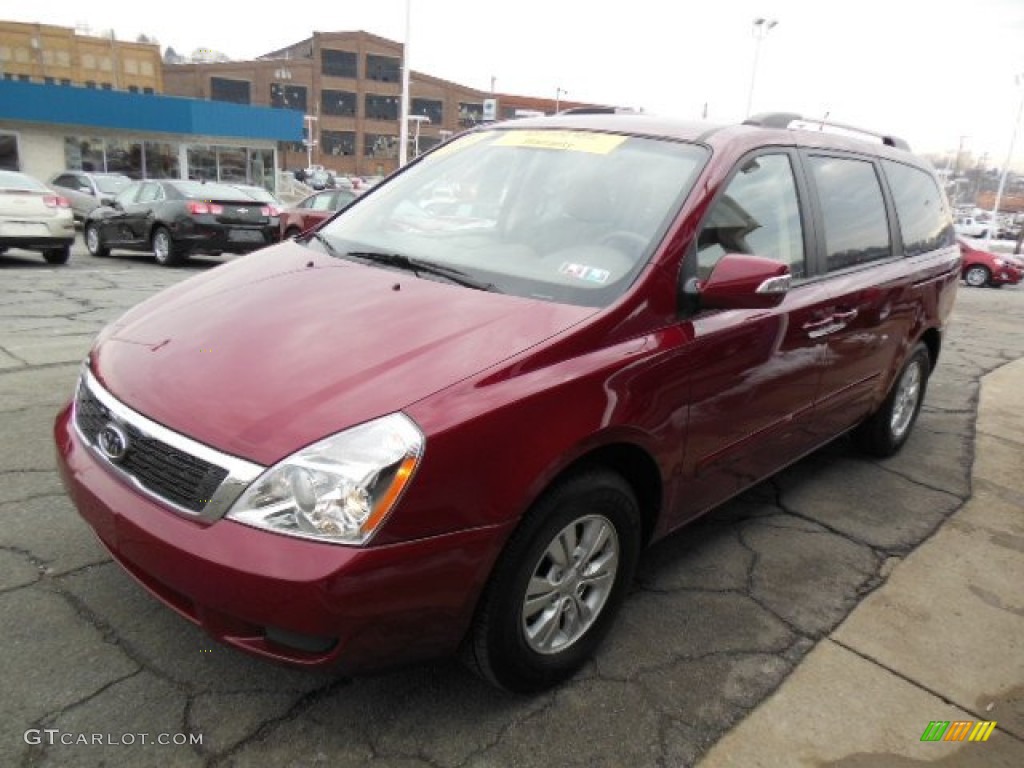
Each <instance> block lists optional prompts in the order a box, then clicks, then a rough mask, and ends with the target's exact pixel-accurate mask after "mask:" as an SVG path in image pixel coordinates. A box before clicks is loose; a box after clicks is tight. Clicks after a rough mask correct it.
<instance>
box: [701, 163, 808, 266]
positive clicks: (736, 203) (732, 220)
mask: <svg viewBox="0 0 1024 768" xmlns="http://www.w3.org/2000/svg"><path fill="white" fill-rule="evenodd" d="M726 253H750V254H755V255H757V256H765V257H767V258H770V259H775V260H776V261H781V262H782V263H784V264H788V265H789V269H790V273H791V274H792V275H793V277H798V278H799V277H803V276H804V275H805V274H806V269H805V262H804V236H803V227H802V226H801V223H800V204H799V202H798V198H797V192H796V182H795V181H794V179H793V166H792V164H791V163H790V161H789V157H788V156H787V155H761V156H759V157H756V158H753V159H751V160H747V161H745V162H744V163H743V165H742V166H741V167H740V169H739V172H738V173H737V174H736V175H735V176H733V178H732V180H731V181H730V182H729V186H728V187H727V188H726V190H725V193H724V194H723V195H722V196H721V197H720V198H719V199H718V200H717V201H716V202H715V206H714V208H712V209H711V213H709V214H708V217H707V219H705V221H704V226H703V227H702V228H701V231H700V237H698V238H697V275H698V277H699V278H700V279H701V280H706V279H707V277H708V275H710V274H711V270H712V269H713V268H714V266H715V264H717V263H718V260H719V259H720V258H722V256H724V255H725V254H726Z"/></svg>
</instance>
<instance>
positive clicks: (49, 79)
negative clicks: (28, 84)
mask: <svg viewBox="0 0 1024 768" xmlns="http://www.w3.org/2000/svg"><path fill="white" fill-rule="evenodd" d="M43 82H44V83H46V84H47V85H54V84H56V82H57V81H56V80H54V79H53V78H52V77H44V78H43Z"/></svg>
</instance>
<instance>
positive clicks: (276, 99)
mask: <svg viewBox="0 0 1024 768" xmlns="http://www.w3.org/2000/svg"><path fill="white" fill-rule="evenodd" d="M270 106H272V107H276V108H277V109H297V110H298V111H300V112H305V111H306V86H304V85H282V84H281V83H271V84H270Z"/></svg>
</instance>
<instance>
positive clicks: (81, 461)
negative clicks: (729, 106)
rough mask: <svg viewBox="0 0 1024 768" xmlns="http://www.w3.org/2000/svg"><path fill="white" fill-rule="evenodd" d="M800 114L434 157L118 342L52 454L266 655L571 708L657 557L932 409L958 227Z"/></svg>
mask: <svg viewBox="0 0 1024 768" xmlns="http://www.w3.org/2000/svg"><path fill="white" fill-rule="evenodd" d="M794 118H795V116H793V115H788V114H770V115H764V116H760V117H757V118H754V119H752V120H749V121H747V123H745V124H742V125H731V126H714V125H710V124H707V123H677V122H670V121H666V120H661V119H657V118H653V117H650V116H645V115H586V114H574V115H565V116H556V117H551V118H538V119H530V120H519V121H514V122H510V123H501V124H495V125H490V126H484V127H481V128H478V129H476V130H474V131H472V132H469V133H467V134H464V135H462V136H460V137H458V138H456V139H455V140H453V141H450V142H448V143H446V144H444V145H442V146H440V147H438V148H437V149H435V150H434V151H432V152H430V153H428V154H427V155H425V156H423V157H421V158H419V159H417V160H416V161H415V162H413V163H411V164H410V165H408V166H407V167H406V168H404V169H403V170H402V171H401V172H400V173H397V174H395V175H394V176H392V177H391V178H389V179H388V180H387V181H385V182H384V183H382V184H380V185H378V186H376V187H374V188H373V189H371V190H370V191H368V192H367V193H366V194H365V195H363V196H361V197H360V198H358V199H357V200H356V201H355V202H354V203H353V204H352V205H351V206H350V207H348V208H347V209H345V210H344V211H343V212H341V213H339V214H338V215H336V216H335V217H333V218H332V219H330V220H329V221H327V222H326V223H324V224H323V225H321V226H320V227H318V228H317V229H315V230H314V231H311V232H309V233H306V234H305V235H304V236H303V237H301V238H299V239H298V240H296V241H289V242H283V243H281V244H279V245H275V246H273V247H270V248H267V249H265V250H262V251H259V252H256V253H254V254H252V255H250V256H248V257H246V258H245V259H241V260H238V261H235V262H233V263H230V264H227V265H225V266H221V267H218V268H216V269H214V270H211V271H209V272H208V273H205V274H203V275H200V276H197V277H193V278H191V279H189V280H186V281H184V282H182V283H180V284H178V285H176V286H174V287H172V288H170V289H168V290H166V291H164V292H162V293H160V294H158V295H156V296H154V297H153V298H151V299H149V300H148V301H146V302H144V303H143V304H141V305H139V306H137V307H135V308H134V309H132V310H131V311H129V312H128V313H127V314H125V315H124V316H123V317H122V318H121V319H119V320H117V321H116V322H114V323H112V324H111V325H110V326H109V327H107V328H106V329H104V330H103V332H102V333H101V334H100V335H99V337H98V338H97V339H96V342H95V345H94V346H93V348H92V350H91V352H90V354H89V356H88V359H87V360H86V361H85V363H84V364H83V367H82V372H81V376H80V379H79V381H78V386H77V390H76V393H75V395H74V398H73V400H72V401H71V403H70V404H69V405H68V406H67V407H66V408H65V409H64V410H63V411H62V412H61V413H60V415H59V416H58V419H57V422H56V426H55V437H56V442H57V447H58V452H59V463H60V467H61V471H62V475H63V478H64V482H65V484H66V486H67V489H68V491H69V493H70V495H71V497H72V498H73V500H74V502H75V504H76V505H77V507H78V509H79V510H80V511H81V514H82V516H83V517H84V518H85V520H86V521H87V522H88V523H89V525H91V526H92V527H93V528H94V529H95V531H96V533H97V534H98V536H99V538H100V540H101V541H102V542H103V544H104V545H105V546H106V547H107V548H108V549H109V551H110V552H111V554H112V555H113V557H114V558H116V559H117V561H118V562H120V563H121V564H122V565H123V566H124V568H125V569H126V570H127V571H128V572H129V573H131V574H132V575H133V576H135V577H136V578H137V579H138V580H139V581H140V582H141V583H142V584H143V585H145V586H146V587H147V588H148V589H149V590H150V591H151V592H152V593H153V594H154V595H156V596H157V597H158V598H160V599H161V600H163V601H164V602H165V603H166V604H167V605H169V606H170V607H171V608H173V609H174V610H176V611H178V612H179V613H181V614H182V615H183V616H185V617H186V618H188V619H190V620H191V621H194V622H196V623H197V624H199V625H201V626H202V627H204V628H205V629H206V630H207V631H208V632H209V633H210V634H212V635H213V636H214V637H216V638H218V639H220V640H221V641H223V642H225V643H228V644H230V645H232V646H234V647H236V648H239V649H242V650H244V651H247V652H251V653H254V654H258V655H261V656H264V657H269V658H272V659H277V660H281V661H286V662H291V663H294V664H299V665H306V666H317V665H327V664H331V665H335V666H337V667H340V668H341V669H343V670H347V671H349V672H357V671H361V670H367V669H371V668H374V667H380V666H383V665H390V664H394V663H397V662H406V661H410V660H415V659H423V658H428V657H433V656H438V655H443V654H452V653H455V652H457V651H461V652H462V655H463V656H464V658H466V659H467V661H468V662H469V663H470V664H471V666H473V667H474V668H475V669H476V670H477V671H478V672H479V673H481V674H482V675H483V676H484V677H485V678H487V679H489V680H490V681H491V682H493V683H495V684H497V685H499V686H502V687H504V688H507V689H511V690H515V691H534V690H539V689H542V688H544V687H546V686H550V685H553V684H556V683H558V682H559V681H561V680H564V679H565V678H567V677H568V676H570V675H572V674H573V673H574V672H575V671H576V670H577V669H578V668H579V667H580V665H581V664H582V663H583V662H584V661H585V660H586V659H587V658H588V657H589V656H590V655H591V654H592V652H593V651H594V649H595V647H596V646H597V644H598V643H599V641H600V640H601V638H602V637H603V636H604V635H605V634H606V632H607V631H608V629H609V626H610V624H611V622H612V621H613V619H614V616H615V613H616V610H617V608H618V607H619V605H620V604H621V602H622V600H623V598H624V596H625V594H626V591H627V589H628V587H629V585H630V581H631V578H632V576H633V573H634V569H635V567H636V564H637V560H638V557H639V556H640V553H641V551H642V549H643V548H644V547H645V546H646V545H648V544H649V543H650V542H652V541H655V540H657V539H659V538H661V537H663V536H665V535H667V534H669V533H670V532H672V531H674V530H676V529H678V528H679V527H680V526H682V525H683V524H684V523H686V522H688V521H690V520H692V519H693V518H695V517H697V516H698V515H700V514H702V513H704V512H707V511H708V510H710V509H712V508H713V507H715V506H716V505H718V504H720V503H722V502H723V501H725V500H727V499H729V498H730V497H732V496H734V495H736V494H737V493H739V492H740V491H742V490H743V489H745V488H747V487H749V486H751V485H753V484H754V483H757V482H758V481H760V480H762V479H763V478H766V477H768V476H769V475H771V474H772V473H774V472H777V471H778V470H779V469H781V468H782V467H784V466H786V465H788V464H790V463H792V462H794V461H796V460H798V459H799V458H801V457H802V456H804V455H806V454H807V453H809V452H811V451H813V450H815V449H816V448H818V447H820V446H822V445H823V444H825V443H827V442H829V441H830V440H832V439H834V438H835V437H836V436H838V435H841V434H844V433H846V432H848V431H851V430H852V433H853V435H854V437H855V439H856V442H857V443H858V444H860V445H861V446H862V447H863V448H864V449H865V450H867V451H869V452H871V453H873V454H875V455H881V456H884V455H888V454H891V453H893V452H895V451H896V450H898V449H899V448H900V447H901V446H902V445H903V444H904V442H905V441H906V439H907V436H908V434H909V433H910V430H911V427H912V425H913V423H914V420H915V418H916V416H917V413H918V410H919V409H920V407H921V402H922V399H923V397H924V394H925V385H926V383H927V380H928V376H929V374H930V373H931V371H932V369H933V368H934V366H935V364H936V360H937V358H938V356H939V350H940V348H941V343H942V334H943V327H944V324H945V322H946V319H947V318H948V316H949V314H950V311H951V308H952V306H953V301H954V297H955V293H956V287H957V281H958V278H959V270H960V254H959V250H958V248H957V245H956V242H955V240H954V234H953V226H952V219H951V216H950V213H949V210H948V207H947V204H946V201H945V198H944V196H943V194H942V192H941V190H940V188H939V186H938V185H937V183H936V181H935V178H934V175H933V174H932V172H931V170H930V169H929V167H928V166H927V165H926V164H925V163H924V162H923V161H921V160H919V159H917V158H916V157H915V156H914V155H912V154H911V153H910V152H909V151H908V150H907V149H906V145H905V144H904V143H903V142H902V141H900V140H898V139H894V138H891V137H887V136H876V135H874V134H868V133H859V134H854V133H853V132H851V131H850V130H848V129H842V130H839V131H833V130H831V128H830V127H829V126H819V124H818V123H817V122H816V123H814V130H804V129H801V128H799V127H792V125H793V122H792V121H793V119H794Z"/></svg>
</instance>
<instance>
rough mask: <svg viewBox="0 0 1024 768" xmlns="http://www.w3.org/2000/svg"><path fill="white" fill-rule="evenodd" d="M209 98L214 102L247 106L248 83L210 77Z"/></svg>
mask: <svg viewBox="0 0 1024 768" xmlns="http://www.w3.org/2000/svg"><path fill="white" fill-rule="evenodd" d="M210 98H211V99H213V100H214V101H230V102H231V103H232V104H248V103H250V98H249V81H248V80H231V79H229V78H226V77H211V78H210Z"/></svg>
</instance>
